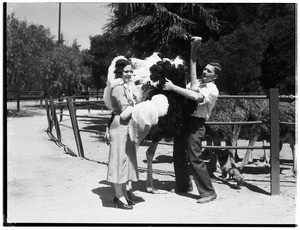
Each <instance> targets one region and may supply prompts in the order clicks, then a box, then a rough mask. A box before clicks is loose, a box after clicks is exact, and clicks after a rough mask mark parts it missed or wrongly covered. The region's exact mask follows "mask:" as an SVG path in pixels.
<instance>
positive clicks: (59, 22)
mask: <svg viewBox="0 0 300 230" xmlns="http://www.w3.org/2000/svg"><path fill="white" fill-rule="evenodd" d="M58 4H59V12H58V44H59V45H60V43H61V36H60V24H61V2H60V3H58Z"/></svg>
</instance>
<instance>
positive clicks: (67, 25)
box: [7, 2, 112, 49]
mask: <svg viewBox="0 0 300 230" xmlns="http://www.w3.org/2000/svg"><path fill="white" fill-rule="evenodd" d="M107 4H108V3H104V2H89V3H88V2H87V3H82V2H62V3H61V33H63V36H64V40H65V44H66V45H72V43H73V41H74V40H75V39H76V40H77V43H78V44H79V45H80V46H81V47H80V48H81V49H89V48H90V40H89V36H90V35H92V36H94V35H99V34H102V33H103V26H104V25H105V24H106V23H107V22H108V21H107V19H108V18H109V16H110V15H112V13H111V12H110V9H109V8H108V7H107ZM12 12H15V16H16V18H18V19H20V20H26V21H27V22H28V23H32V24H38V25H43V26H44V27H45V28H50V31H51V34H52V35H54V36H55V39H56V40H57V38H58V28H59V3H58V2H44V3H41V2H26V3H13V2H8V3H7V14H10V13H12Z"/></svg>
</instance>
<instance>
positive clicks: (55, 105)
mask: <svg viewBox="0 0 300 230" xmlns="http://www.w3.org/2000/svg"><path fill="white" fill-rule="evenodd" d="M219 98H220V99H268V100H269V109H270V123H269V124H270V129H271V132H270V133H271V138H270V140H271V141H270V146H252V147H250V146H205V147H204V148H210V149H270V153H271V179H270V187H271V195H278V194H279V193H280V178H279V175H280V162H279V123H280V122H279V100H287V101H293V100H295V98H296V97H295V96H293V95H289V96H285V95H280V96H279V94H278V89H270V93H269V95H220V96H219ZM64 99H66V102H64ZM54 101H55V102H54ZM45 102H46V110H47V120H48V129H47V132H50V133H51V130H52V127H53V123H54V127H55V129H56V133H57V140H58V141H59V142H61V133H60V129H59V122H58V119H57V117H56V115H57V114H58V115H60V117H61V119H60V121H61V120H62V116H63V115H65V116H70V118H71V123H72V129H73V133H74V137H75V141H76V146H77V151H78V156H79V157H84V148H83V145H82V141H81V137H80V132H94V133H99V132H96V131H94V130H80V129H79V128H78V123H77V118H79V117H88V118H93V119H94V118H98V117H93V116H79V115H76V109H82V108H87V107H82V106H81V107H80V105H81V104H82V103H86V105H92V106H95V104H93V103H95V102H97V103H96V104H97V105H98V106H99V105H100V106H102V110H103V109H104V108H105V107H104V102H103V100H98V101H93V100H82V101H76V97H67V98H60V99H52V98H50V99H49V102H48V99H46V100H45ZM48 103H49V104H48ZM64 106H67V107H68V110H69V115H67V114H63V112H62V111H63V107H64ZM56 109H60V112H59V113H56ZM51 121H52V122H53V123H52V122H51ZM266 123H267V122H263V121H243V122H242V121H241V122H206V124H207V125H243V124H247V125H253V124H266ZM282 123H284V122H282ZM291 124H292V123H291Z"/></svg>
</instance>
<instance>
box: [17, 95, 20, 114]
mask: <svg viewBox="0 0 300 230" xmlns="http://www.w3.org/2000/svg"><path fill="white" fill-rule="evenodd" d="M17 111H20V91H18V92H17Z"/></svg>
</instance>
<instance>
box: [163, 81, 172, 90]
mask: <svg viewBox="0 0 300 230" xmlns="http://www.w3.org/2000/svg"><path fill="white" fill-rule="evenodd" d="M173 89H174V84H173V82H171V81H170V80H169V79H168V78H166V83H165V86H164V90H173Z"/></svg>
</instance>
